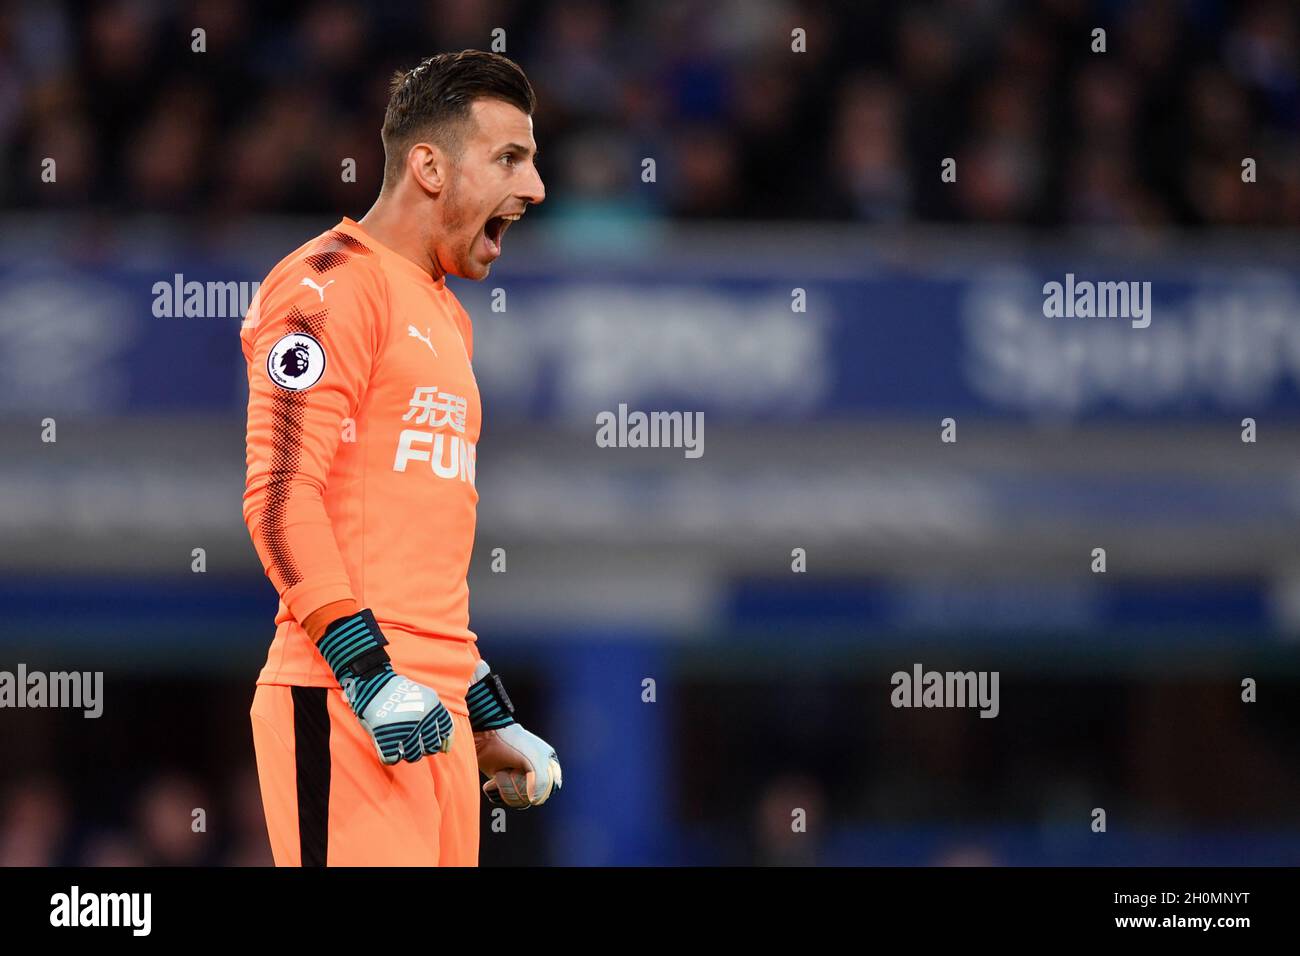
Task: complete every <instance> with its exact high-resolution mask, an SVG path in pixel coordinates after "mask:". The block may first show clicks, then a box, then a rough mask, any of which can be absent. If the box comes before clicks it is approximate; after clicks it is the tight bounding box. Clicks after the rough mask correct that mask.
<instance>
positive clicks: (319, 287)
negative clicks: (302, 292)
mask: <svg viewBox="0 0 1300 956" xmlns="http://www.w3.org/2000/svg"><path fill="white" fill-rule="evenodd" d="M298 284H299V285H309V286H311V287H312V288H313V289H315V290H316V293H317V295H319V296H320V300H321V301H322V302H324V301H325V290H326V289H327V288H329V287H330V286H332V285H333V284H334V280H333V279H330V281H329V282H326V283H325V284H324V285H317V284H316V283H315V282H312V281H311V278H310V277H305V278H304V279H303V280H302V282H300V283H298Z"/></svg>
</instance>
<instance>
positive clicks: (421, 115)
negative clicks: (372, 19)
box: [381, 50, 537, 185]
mask: <svg viewBox="0 0 1300 956" xmlns="http://www.w3.org/2000/svg"><path fill="white" fill-rule="evenodd" d="M482 98H487V99H496V100H504V101H505V102H507V103H509V104H510V105H511V106H517V107H518V108H519V109H520V110H522V111H523V112H525V113H527V114H528V115H530V116H531V115H532V114H533V111H534V110H535V109H536V108H537V97H536V96H535V95H534V93H533V88H532V86H531V84H529V82H528V77H526V76H524V71H523V70H521V69H520V68H519V65H518V64H517V63H515V61H514V60H511V59H509V58H508V57H504V56H502V55H501V54H499V53H485V52H484V51H482V50H461V51H460V52H459V53H439V54H438V55H437V56H431V57H429V58H428V59H425V60H421V61H420V65H419V66H417V67H416V68H415V69H413V70H409V71H401V70H399V71H398V72H397V73H395V74H394V75H393V82H392V85H391V86H390V87H389V97H388V109H387V110H385V111H384V129H383V133H382V134H381V135H382V136H383V140H384V182H385V184H386V185H387V184H388V183H389V182H396V181H397V179H398V178H400V176H401V172H402V163H403V162H404V161H405V159H406V151H407V150H408V149H410V147H411V144H412V143H413V142H416V141H417V139H418V138H422V137H427V138H428V139H429V140H431V141H432V142H434V143H437V144H438V145H439V146H441V147H442V148H443V149H445V150H446V151H447V152H448V153H450V154H451V155H452V156H457V157H458V156H459V155H460V152H461V150H462V149H463V148H464V139H465V125H466V123H467V122H468V120H469V118H470V107H471V106H473V104H474V101H475V100H477V99H482Z"/></svg>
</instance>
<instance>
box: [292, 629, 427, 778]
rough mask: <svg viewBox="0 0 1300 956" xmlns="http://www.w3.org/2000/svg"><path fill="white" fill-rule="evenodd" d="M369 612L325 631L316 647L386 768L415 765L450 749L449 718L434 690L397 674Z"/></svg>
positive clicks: (382, 635)
mask: <svg viewBox="0 0 1300 956" xmlns="http://www.w3.org/2000/svg"><path fill="white" fill-rule="evenodd" d="M387 643H388V641H387V640H386V639H385V638H384V634H383V632H382V631H380V630H379V624H378V623H376V621H375V615H374V614H373V613H371V611H370V609H369V608H367V609H365V610H362V611H360V612H358V613H356V614H353V615H352V616H351V617H341V618H339V619H338V620H337V621H335V622H334V623H332V624H331V625H330V626H329V627H327V628H326V629H325V633H324V634H322V635H321V639H320V642H319V643H318V644H317V647H318V648H319V649H320V652H321V655H322V656H323V657H324V658H325V662H326V663H327V664H329V666H330V669H331V670H332V671H334V676H335V677H336V678H337V679H338V682H339V684H340V686H342V688H343V693H344V696H346V697H347V701H348V704H349V705H350V706H351V707H352V712H353V713H354V714H356V715H357V719H358V720H359V721H361V726H362V727H364V728H365V729H366V733H368V734H369V735H370V739H371V740H372V741H374V744H375V750H377V751H378V752H379V759H380V761H382V762H383V763H385V764H395V763H397V761H399V760H405V761H406V762H407V763H415V761H417V760H419V759H420V758H421V757H423V756H424V755H425V754H429V755H433V754H437V753H446V752H447V751H448V750H449V749H450V748H451V730H452V725H451V714H449V713H448V712H447V708H446V707H444V706H442V701H440V700H439V699H438V695H437V693H436V692H435V691H433V690H432V689H431V688H428V687H425V686H424V685H423V684H417V683H416V682H415V681H413V680H410V679H409V678H406V677H403V676H402V675H401V674H398V673H397V672H396V671H394V670H393V665H392V662H391V661H390V660H389V658H388V652H387V651H386V650H384V646H385V645H386V644H387Z"/></svg>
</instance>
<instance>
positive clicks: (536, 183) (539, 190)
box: [519, 165, 546, 205]
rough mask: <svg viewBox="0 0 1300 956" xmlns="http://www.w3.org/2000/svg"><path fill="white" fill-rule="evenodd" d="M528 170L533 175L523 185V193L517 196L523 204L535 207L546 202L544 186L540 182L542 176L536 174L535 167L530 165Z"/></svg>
mask: <svg viewBox="0 0 1300 956" xmlns="http://www.w3.org/2000/svg"><path fill="white" fill-rule="evenodd" d="M530 168H531V169H532V172H533V174H532V176H531V177H529V180H528V182H526V183H525V184H524V191H523V192H522V193H520V194H519V198H520V199H522V200H523V201H524V202H528V203H532V204H533V205H537V204H538V203H541V202H544V201H545V200H546V186H545V184H543V182H542V174H541V173H540V172H538V170H537V167H536V166H531V165H530Z"/></svg>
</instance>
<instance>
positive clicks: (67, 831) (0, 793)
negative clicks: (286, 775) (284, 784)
mask: <svg viewBox="0 0 1300 956" xmlns="http://www.w3.org/2000/svg"><path fill="white" fill-rule="evenodd" d="M112 790H113V788H112V787H107V788H105V790H104V791H103V792H101V793H100V794H98V795H91V794H83V795H82V797H83V798H84V799H82V800H80V801H78V800H76V799H75V798H74V796H73V795H72V794H71V793H70V792H69V790H68V786H67V784H66V782H65V781H63V780H60V779H59V778H57V777H54V776H47V775H43V774H39V773H36V774H24V775H17V776H10V780H9V781H8V782H7V783H6V784H5V786H4V787H3V788H2V789H0V867H7V866H214V865H219V866H270V865H271V848H270V845H269V843H268V842H267V838H266V825H265V823H264V822H263V818H262V804H261V797H260V795H259V793H258V788H257V776H256V774H255V773H254V771H253V769H252V767H249V768H247V769H246V770H244V771H243V772H241V773H237V774H234V775H233V776H232V777H231V778H230V782H229V785H228V787H227V788H226V791H225V792H224V793H214V792H212V791H211V790H210V789H208V788H207V787H205V786H204V785H203V784H202V783H201V782H200V781H199V780H198V779H197V778H196V777H193V776H191V775H189V774H186V773H183V772H161V773H157V774H155V775H154V776H152V777H150V778H149V779H146V780H144V781H142V783H141V786H140V787H139V788H138V790H137V791H136V792H135V794H134V795H133V796H131V797H130V798H129V803H128V805H127V806H124V807H121V808H115V807H111V806H105V805H103V804H102V801H103V799H104V798H108V797H109V796H110V793H111V791H112ZM95 796H98V797H99V798H100V799H99V800H95V799H93V798H94V797H95ZM88 803H94V804H96V805H97V807H98V812H100V813H106V814H107V817H106V818H105V819H103V820H98V821H97V820H95V819H93V818H90V817H87V816H86V815H85V811H86V805H87V804H88ZM77 808H79V809H80V811H81V812H80V813H77V812H74V809H77Z"/></svg>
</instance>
